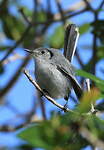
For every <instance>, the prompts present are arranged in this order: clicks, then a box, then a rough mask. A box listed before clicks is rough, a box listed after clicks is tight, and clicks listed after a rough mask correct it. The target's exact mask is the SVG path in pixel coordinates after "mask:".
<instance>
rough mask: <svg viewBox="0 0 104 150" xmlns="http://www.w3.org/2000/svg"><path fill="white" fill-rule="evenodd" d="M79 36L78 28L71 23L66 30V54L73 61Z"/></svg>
mask: <svg viewBox="0 0 104 150" xmlns="http://www.w3.org/2000/svg"><path fill="white" fill-rule="evenodd" d="M78 37H79V32H78V28H77V27H76V25H75V24H69V25H68V26H67V28H66V31H65V41H64V56H65V57H66V58H67V59H68V60H69V61H70V62H71V61H72V59H73V56H74V54H75V50H76V46H77V41H78Z"/></svg>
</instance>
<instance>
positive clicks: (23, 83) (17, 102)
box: [0, 0, 104, 150]
mask: <svg viewBox="0 0 104 150" xmlns="http://www.w3.org/2000/svg"><path fill="white" fill-rule="evenodd" d="M76 1H78V0H70V1H68V0H62V3H63V8H68V6H69V2H70V4H72V3H73V2H76ZM20 3H21V5H23V6H27V7H29V9H32V8H33V3H32V0H29V1H28V0H21V1H20ZM51 3H52V9H53V11H54V12H57V8H56V5H55V3H54V0H51ZM97 4H98V0H94V3H93V6H94V7H95V8H96V6H97ZM44 5H45V6H46V3H45V0H44ZM45 6H44V7H45ZM10 11H11V13H14V15H16V14H17V10H16V8H15V7H12V8H10ZM88 16H90V17H88ZM102 16H103V15H102V14H101V15H100V18H102ZM71 21H72V22H73V23H75V24H77V26H80V25H82V24H83V23H88V22H91V21H93V16H92V15H91V13H84V14H83V15H79V16H78V17H73V18H72V19H71ZM58 24H59V23H57V25H58ZM55 27H56V25H55V24H54V25H53V26H52V29H49V31H48V32H49V33H52V31H53V30H54V29H55ZM91 40H92V35H91V34H90V33H89V34H84V35H83V36H81V37H80V38H79V41H78V47H79V49H80V56H81V58H85V59H83V61H84V63H87V61H88V60H89V58H90V57H91V56H92V54H91V51H90V49H89V50H86V51H88V53H86V54H87V55H86V57H85V51H83V48H82V45H83V44H82V43H85V41H86V43H89V45H91ZM5 42H8V44H13V43H12V42H11V41H4V43H5ZM16 52H17V53H19V54H20V55H23V56H25V55H26V54H25V52H24V51H23V49H22V48H17V49H16ZM3 55H4V53H1V55H0V58H2V57H3ZM20 63H21V61H20V60H16V61H14V62H13V63H10V64H8V65H6V66H5V67H6V71H5V75H2V76H0V85H1V86H4V85H5V84H6V83H7V82H8V81H9V79H10V77H11V76H12V75H13V74H14V72H15V71H16V69H17V68H18V66H19V65H20ZM103 64H104V60H102V61H101V62H99V63H98V64H97V68H98V69H97V76H98V77H100V78H102V79H104V76H103V75H102V74H101V73H100V68H101V67H102V68H103ZM73 65H74V66H76V68H79V65H78V63H77V60H76V59H75V58H74V60H73ZM26 68H28V70H33V68H34V63H33V60H31V61H30V62H29V64H28V65H27V67H26ZM35 93H36V90H35ZM35 93H34V87H33V85H32V84H30V82H29V81H28V79H27V78H26V77H25V75H24V74H22V75H21V77H20V78H19V80H18V82H17V83H16V84H15V86H14V87H13V88H12V89H11V91H10V92H9V93H8V95H7V97H6V101H10V103H11V105H12V106H13V107H15V108H16V109H17V110H18V112H20V113H26V112H28V111H29V110H31V107H32V104H33V95H34V94H35ZM58 102H60V103H61V104H64V101H61V100H59V101H58ZM45 103H47V108H48V109H47V114H48V112H49V111H50V110H57V108H56V107H55V106H53V104H50V102H48V101H47V100H45ZM69 106H70V108H73V102H72V101H71V102H69ZM0 107H1V108H0V124H1V125H2V124H4V123H9V121H10V118H13V117H14V116H15V113H14V112H13V111H11V110H10V109H8V108H7V107H4V106H2V105H1V106H0ZM38 114H39V116H40V117H41V111H40V110H38ZM2 116H3V117H2ZM48 117H49V116H48ZM19 122H20V120H18V122H15V123H19ZM10 123H13V124H14V120H11V122H10ZM8 138H9V141H8ZM19 142H20V140H19V139H18V140H17V138H16V137H15V133H13V134H11V133H10V134H6V133H0V146H1V145H2V146H5V145H9V146H15V145H18V144H19ZM88 149H89V150H90V148H88ZM86 150H87V149H86Z"/></svg>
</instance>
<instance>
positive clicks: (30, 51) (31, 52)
mask: <svg viewBox="0 0 104 150" xmlns="http://www.w3.org/2000/svg"><path fill="white" fill-rule="evenodd" d="M24 50H25V51H26V52H28V53H30V54H33V51H32V50H30V49H24Z"/></svg>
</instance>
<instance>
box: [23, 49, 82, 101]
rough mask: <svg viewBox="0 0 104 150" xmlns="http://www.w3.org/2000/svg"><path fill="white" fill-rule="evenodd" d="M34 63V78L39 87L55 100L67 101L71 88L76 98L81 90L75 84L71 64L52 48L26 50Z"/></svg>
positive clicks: (80, 93) (77, 84)
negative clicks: (62, 99)
mask: <svg viewBox="0 0 104 150" xmlns="http://www.w3.org/2000/svg"><path fill="white" fill-rule="evenodd" d="M26 51H27V52H29V53H31V56H32V57H33V59H34V61H35V76H36V81H37V83H38V84H39V86H40V87H41V88H42V89H43V90H44V91H45V92H47V94H48V95H49V96H50V97H52V98H55V99H59V98H64V99H65V100H68V98H69V94H70V90H71V88H72V87H73V88H74V90H75V93H76V95H77V96H78V97H80V96H81V95H82V89H81V87H80V85H79V83H78V82H77V80H76V78H75V74H74V70H73V66H72V65H71V63H70V62H69V61H68V60H67V59H66V58H65V57H64V55H63V54H61V53H60V52H59V50H58V49H54V48H37V49H35V50H29V49H26Z"/></svg>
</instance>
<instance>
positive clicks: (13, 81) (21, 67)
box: [0, 55, 30, 98]
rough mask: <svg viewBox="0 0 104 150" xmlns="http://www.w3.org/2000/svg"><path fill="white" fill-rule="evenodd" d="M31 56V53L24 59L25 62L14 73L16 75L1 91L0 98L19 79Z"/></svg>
mask: <svg viewBox="0 0 104 150" xmlns="http://www.w3.org/2000/svg"><path fill="white" fill-rule="evenodd" d="M29 59H30V57H29V55H28V56H27V57H26V58H25V59H24V61H23V63H22V64H21V66H20V67H19V69H18V70H17V71H16V73H15V74H14V76H13V77H12V79H11V80H10V81H9V82H8V83H7V85H6V86H5V87H4V88H3V89H2V90H1V91H0V98H2V97H3V96H5V94H6V93H7V92H8V91H9V90H10V89H11V87H12V86H13V85H14V84H15V82H16V81H17V80H18V78H19V76H20V74H21V71H22V69H23V68H24V67H25V66H26V64H27V63H28V61H29Z"/></svg>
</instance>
